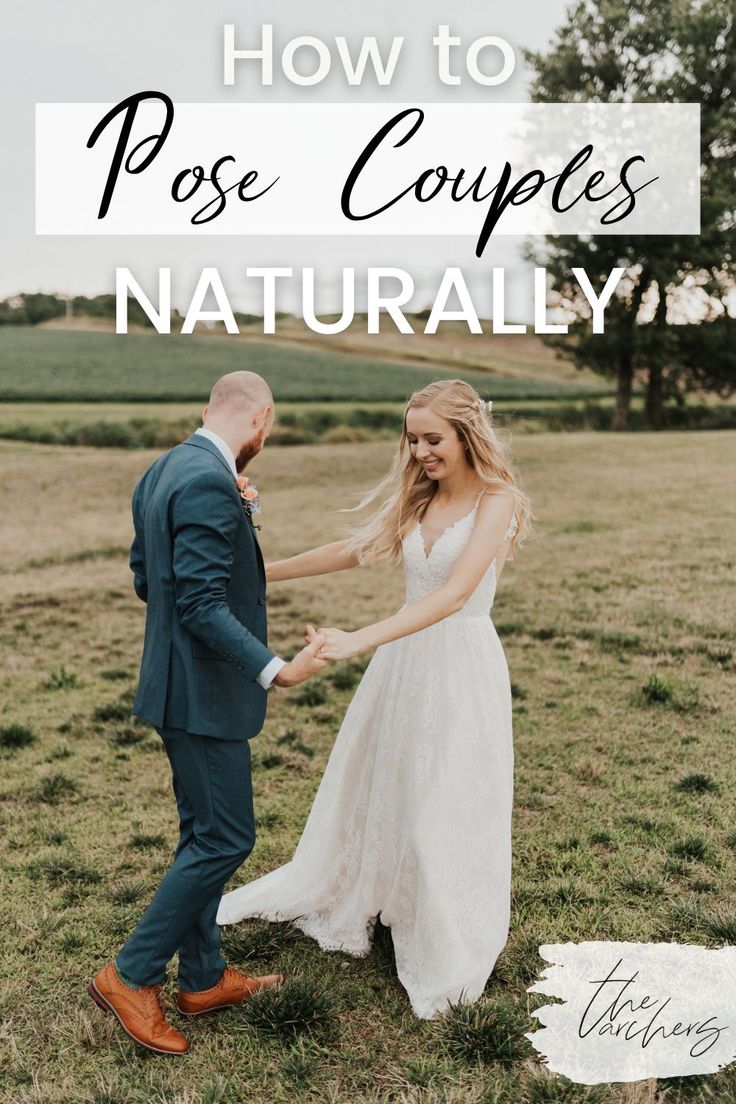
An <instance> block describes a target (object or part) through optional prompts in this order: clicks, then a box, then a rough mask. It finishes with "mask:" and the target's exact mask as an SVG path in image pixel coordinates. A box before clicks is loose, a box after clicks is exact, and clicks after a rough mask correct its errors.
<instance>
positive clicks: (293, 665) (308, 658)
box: [273, 633, 327, 686]
mask: <svg viewBox="0 0 736 1104" xmlns="http://www.w3.org/2000/svg"><path fill="white" fill-rule="evenodd" d="M324 642H325V638H324V637H323V636H320V634H319V633H315V634H314V636H313V638H312V640H311V641H310V642H309V644H307V646H306V648H302V650H301V651H300V652H299V653H298V655H295V656H294V658H293V659H292V660H291V662H290V663H285V664H284V666H283V667H282V668H281V670H280V671H279V673H278V674H277V676H276V678H275V679H274V680H273V681H274V682H275V683H276V685H277V686H298V685H299V683H300V682H306V681H307V679H309V678H311V677H312V675H316V674H317V672H318V671H321V670H322V668H323V667H326V666H327V661H326V660H324V659H317V652H318V651H319V650H320V648H321V647H322V645H323V644H324Z"/></svg>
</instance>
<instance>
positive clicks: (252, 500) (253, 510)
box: [235, 475, 261, 529]
mask: <svg viewBox="0 0 736 1104" xmlns="http://www.w3.org/2000/svg"><path fill="white" fill-rule="evenodd" d="M235 482H236V484H237V487H238V490H239V491H240V497H241V498H242V500H243V509H244V510H245V512H246V514H247V515H248V518H249V520H250V523H251V525H252V526H253V528H254V529H260V528H261V527H260V525H256V523H255V522H254V521H253V516H254V515H255V514H257V513H258V512H259V510H260V509H261V501H260V499H259V497H258V488H257V487H252V486H251V484H250V480H249V479H248V477H247V476H245V475H239V476H238V478H237V479H236V480H235Z"/></svg>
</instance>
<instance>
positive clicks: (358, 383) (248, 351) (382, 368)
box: [0, 320, 610, 402]
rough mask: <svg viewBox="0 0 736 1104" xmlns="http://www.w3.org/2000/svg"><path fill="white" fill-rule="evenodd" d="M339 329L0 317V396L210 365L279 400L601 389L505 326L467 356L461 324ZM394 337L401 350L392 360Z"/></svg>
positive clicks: (563, 394)
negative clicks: (441, 388) (425, 330)
mask: <svg viewBox="0 0 736 1104" xmlns="http://www.w3.org/2000/svg"><path fill="white" fill-rule="evenodd" d="M294 322H296V320H294ZM56 325H58V324H56ZM52 326H53V327H54V328H52ZM313 336H314V337H315V338H316V337H317V335H313ZM343 336H344V341H343V342H340V341H339V340H338V339H337V338H330V339H325V338H322V339H321V342H325V341H326V340H329V341H330V348H329V349H327V348H324V347H323V345H322V343H320V342H319V341H316V340H314V341H313V340H310V339H309V337H307V336H306V335H305V334H304V332H303V330H302V332H301V333H300V332H298V327H293V326H292V327H291V328H290V329H288V330H287V334H285V335H284V339H283V340H280V341H279V340H277V339H276V338H275V337H265V338H264V337H263V336H262V335H261V337H260V340H258V339H257V338H256V337H254V336H251V335H247V336H243V337H239V338H238V337H227V336H224V337H220V336H215V335H202V336H200V335H192V336H185V337H182V336H179V335H171V336H161V335H158V334H155V333H149V332H146V331H144V330H141V331H140V332H136V333H129V334H127V335H125V336H122V335H117V334H114V333H111V332H104V331H103V332H100V331H99V330H98V329H97V328H95V329H93V330H86V329H85V330H77V329H72V328H70V327H69V326H68V325H67V326H65V325H63V323H62V324H61V325H59V326H58V328H56V326H55V325H54V324H52V323H49V324H47V325H46V326H43V327H30V326H19V325H12V326H0V401H5V402H9V401H14V402H19V401H41V402H44V401H45V402H50V401H57V402H58V401H69V402H71V401H76V402H79V401H98V402H99V401H102V402H138V401H141V402H143V401H147V402H152V401H153V402H188V401H194V402H200V401H201V400H202V398H203V396H205V395H206V394H207V393H208V391H209V389H210V387H211V386H212V383H213V382H214V381H215V380H216V379H217V378H218V377H219V376H221V375H223V374H224V373H225V372H231V371H235V370H236V369H241V368H247V369H250V370H252V371H256V372H260V373H261V375H263V376H264V377H265V378H266V379H267V380H268V381H269V383H270V384H271V386H272V388H273V391H274V395H275V396H276V398H277V399H281V400H282V401H286V400H292V401H299V402H310V401H321V402H326V401H347V400H350V401H358V402H370V401H401V400H403V399H405V398H406V397H407V395H408V394H409V393H410V392H411V391H413V390H415V389H416V388H419V387H423V386H424V385H425V384H427V383H429V382H430V381H431V380H433V379H441V378H444V377H447V376H461V377H462V378H463V379H467V380H468V381H469V382H470V383H472V384H473V385H474V386H475V387H477V389H478V390H479V391H480V393H481V394H482V395H483V396H484V397H485V398H499V399H515V400H521V399H553V400H554V399H568V400H571V399H574V398H576V397H583V396H594V395H603V394H609V393H610V388H607V387H606V386H604V384H603V382H602V381H601V380H600V379H598V378H596V377H593V379H592V380H586V379H584V378H582V377H581V376H579V375H578V376H576V375H574V374H573V376H572V378H563V368H564V366H563V365H561V363H560V362H558V361H555V359H554V357H553V356H552V355H551V354H550V353H549V351H548V350H547V349H546V348H545V347H544V346H542V344H541V342H539V341H537V340H536V339H527V338H523V337H520V338H519V343H520V344H519V346H518V347H517V346H516V345H513V344H511V343H513V342H514V341H515V340H516V339H515V338H513V337H510V338H507V339H505V341H502V339H500V338H494V337H488V338H487V339H486V338H485V337H480V336H478V337H473V338H472V339H471V340H472V341H473V342H477V343H478V344H477V345H474V346H470V348H475V349H476V350H477V353H476V357H475V358H473V359H470V357H469V355H468V356H466V355H465V353H466V348H467V346H466V342H465V341H464V340H463V338H465V339H467V337H468V335H467V334H465V335H457V336H455V337H454V338H453V335H452V334H451V333H450V334H448V335H446V336H445V337H443V339H442V340H441V341H440V340H435V339H432V338H429V337H423V335H416V338H417V341H416V342H415V343H414V338H413V337H412V336H410V335H407V336H400V335H397V337H394V338H392V339H389V337H388V336H387V335H377V337H378V338H383V337H384V336H386V339H385V340H384V341H381V340H376V341H375V342H374V343H370V344H366V342H365V341H364V340H362V339H359V337H356V335H355V334H354V333H353V334H352V335H351V334H350V332H349V331H348V333H347V334H346V335H343ZM437 336H439V335H437ZM397 338H398V342H399V343H400V347H401V348H402V350H405V356H404V357H402V358H401V359H399V358H397V357H396V356H395V349H396V344H397ZM363 339H366V335H365V334H363ZM367 341H368V342H371V339H370V338H368V339H367ZM484 341H487V347H486V348H485V349H481V346H482V344H483V342H484ZM453 342H454V344H453ZM496 342H498V345H496V344H495V343H496ZM530 342H533V344H530ZM425 343H426V344H425ZM491 350H498V352H497V353H496V354H493V355H492V354H491ZM369 351H370V353H371V354H372V355H366V353H367V352H369ZM410 351H411V352H412V353H413V355H412V356H411V358H410V357H409V356H408V354H409V352H410ZM450 352H454V355H452V356H450V355H449V353H450ZM468 352H469V350H468ZM536 353H539V359H537V358H536V356H535V354H536ZM478 357H481V358H482V359H483V363H482V364H478V362H477V358H478ZM494 360H498V366H497V367H496V366H495V365H494V364H492V363H491V362H492V361H494ZM469 361H470V362H469ZM494 367H496V370H495V371H494V370H493V369H494ZM555 368H557V371H556V372H555ZM567 371H568V372H569V368H568V369H567ZM573 373H574V370H573Z"/></svg>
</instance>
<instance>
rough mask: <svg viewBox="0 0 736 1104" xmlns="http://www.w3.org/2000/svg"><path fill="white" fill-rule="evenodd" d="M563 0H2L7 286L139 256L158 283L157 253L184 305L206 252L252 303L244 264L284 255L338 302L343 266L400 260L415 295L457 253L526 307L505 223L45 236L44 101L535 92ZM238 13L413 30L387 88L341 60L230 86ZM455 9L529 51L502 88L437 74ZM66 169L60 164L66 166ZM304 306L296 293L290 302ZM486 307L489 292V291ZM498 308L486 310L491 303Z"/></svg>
mask: <svg viewBox="0 0 736 1104" xmlns="http://www.w3.org/2000/svg"><path fill="white" fill-rule="evenodd" d="M566 7H567V2H566V0H517V2H516V3H514V4H507V3H503V4H501V3H494V2H490V3H489V2H485V3H481V2H480V0H453V3H452V4H450V3H449V2H448V0H404V2H403V3H398V2H397V0H391V2H387V0H371V2H368V3H367V2H366V0H360V2H357V0H340V2H339V3H338V2H337V0H330V2H328V0H312V2H311V3H310V4H308V5H306V4H304V2H303V0H270V2H268V3H266V2H265V0H252V2H250V3H244V2H241V3H236V2H223V0H126V2H125V3H124V4H119V5H117V4H116V5H114V6H113V5H109V4H101V3H100V2H99V0H62V2H60V0H33V3H30V4H29V3H26V2H22V0H6V3H5V4H4V5H3V9H4V10H3V26H2V32H1V34H2V43H1V44H0V51H1V52H0V81H2V85H3V101H4V102H3V106H4V111H3V139H2V141H3V144H4V145H5V147H6V148H5V150H4V156H3V163H4V167H5V168H4V173H3V176H2V184H1V185H0V187H1V188H2V214H1V215H0V218H2V268H1V270H0V297H2V298H4V297H6V296H8V295H11V294H13V293H16V292H19V291H38V290H47V291H59V292H66V293H72V294H87V295H94V294H98V293H101V292H110V293H111V292H113V291H114V286H115V284H114V272H115V268H116V266H127V267H129V268H130V269H131V270H132V271H133V273H134V274H135V275H136V276H137V278H138V279H139V280H140V281H141V283H142V284H143V286H144V287H146V288H147V290H149V291H150V292H151V293H152V294H153V292H154V290H155V287H156V282H155V273H156V270H157V268H158V267H159V266H170V267H171V268H172V270H173V287H174V301H175V303H177V305H181V304H182V303H184V304H186V302H187V301H188V296H189V295H190V294H191V291H192V290H193V287H194V284H195V283H196V279H197V276H198V275H199V272H200V270H201V268H202V267H203V266H205V265H214V266H216V267H218V268H219V270H220V273H221V275H222V277H223V280H224V282H225V286H226V288H227V290H228V292H229V294H230V297H231V299H232V301H233V304H234V305H235V306H236V307H239V308H241V309H254V307H255V306H256V303H255V301H254V300H253V298H252V296H253V295H255V294H256V293H257V287H255V286H251V285H253V284H254V282H253V281H247V280H246V278H245V275H244V271H245V268H246V266H251V267H252V266H275V265H279V266H282V265H285V266H288V267H292V268H294V269H295V270H298V269H300V268H302V267H304V266H314V267H315V268H316V269H317V275H318V280H319V283H320V285H321V288H322V294H321V297H320V299H318V306H319V307H320V308H321V309H323V310H325V309H334V308H335V306H336V305H337V300H336V289H337V287H338V286H340V285H339V275H340V270H341V269H342V267H344V266H353V267H355V268H357V269H358V270H360V269H363V268H365V267H367V266H369V265H386V264H389V265H396V266H398V267H402V268H406V269H408V270H409V271H410V272H411V273H412V275H413V276H414V277H415V279H416V283H417V294H418V299H419V300H421V301H423V302H425V303H426V302H429V301H430V300H431V298H432V296H433V293H434V291H435V290H436V286H437V283H438V281H439V276H440V274H441V272H442V270H443V269H444V268H445V267H447V266H448V265H460V266H461V267H462V268H463V270H464V271H465V273H466V274H467V276H468V280H469V283H470V285H471V288H472V289H473V292H474V294H475V295H478V296H479V297H482V296H484V295H485V297H486V298H487V299H488V301H489V302H490V298H489V297H490V291H489V290H488V284H489V279H488V273H489V270H490V268H491V267H492V266H498V265H501V266H505V267H506V269H507V284H508V285H509V290H508V292H507V298H508V303H509V313H510V314H514V315H515V316H516V317H519V316H524V317H528V316H529V314H530V307H529V303H530V299H531V272H530V270H529V269H528V267H527V266H525V265H524V264H523V263H522V262H521V260H520V255H519V247H520V242H519V241H518V240H517V239H514V238H504V237H497V238H495V239H494V243H493V248H492V250H491V249H488V250H486V253H485V255H484V258H483V259H482V261H477V260H476V259H475V256H474V245H475V243H474V241H473V239H464V238H456V239H453V238H441V237H436V238H431V237H425V238H413V237H412V238H391V239H387V238H385V237H379V236H376V237H375V238H357V237H331V238H324V239H319V238H314V237H308V236H305V237H298V238H294V237H291V238H288V239H287V238H284V237H278V238H265V237H251V238H248V237H244V236H239V237H229V238H228V237H223V236H218V237H212V236H208V237H206V238H201V239H197V238H194V237H191V236H187V237H178V236H177V237H174V236H169V237H143V236H131V237H106V236H98V237H88V236H77V237H41V236H36V235H35V231H34V175H35V170H34V118H33V117H34V104H35V103H37V102H74V101H93V102H94V101H100V102H118V101H119V100H121V99H122V98H124V97H125V96H127V95H130V94H131V93H133V92H138V91H141V90H143V89H144V88H150V89H156V90H161V91H164V92H166V93H167V94H168V95H169V96H171V98H172V99H173V100H174V101H179V102H184V101H189V102H210V101H220V102H225V103H228V102H240V101H243V102H249V101H265V102H268V101H277V100H278V101H291V100H298V101H300V102H318V101H336V100H353V101H355V100H367V101H371V100H375V101H381V102H386V103H390V102H400V103H404V102H419V101H441V100H446V101H456V102H463V101H486V100H492V101H501V100H506V101H512V102H513V101H523V100H527V99H528V83H529V74H528V72H527V71H526V69H525V67H524V63H523V58H522V55H521V51H522V49H523V48H540V47H543V46H544V45H545V44H546V43H548V42H549V41H550V39H551V36H552V34H553V32H554V30H555V29H556V27H557V26H559V24H560V23H561V21H562V19H563V16H564V13H565V10H566ZM225 23H234V24H235V26H236V28H237V31H236V35H237V41H238V44H239V43H240V42H242V43H243V45H250V44H251V42H252V41H253V40H254V39H255V38H256V36H260V28H261V25H262V24H264V23H271V24H272V25H273V27H274V36H275V43H276V47H277V50H276V51H275V53H276V57H277V59H278V56H279V55H280V50H281V49H283V46H284V45H285V44H286V42H288V41H289V40H290V39H292V38H294V37H297V36H299V35H314V36H317V37H319V38H321V39H323V40H324V41H325V42H326V43H327V44H328V45H332V46H333V47H334V36H335V35H344V36H345V37H346V38H347V39H348V42H349V43H350V44H351V45H352V44H353V42H354V41H355V40H356V38H357V40H358V41H359V40H360V38H361V37H362V36H363V35H369V34H373V35H376V36H377V37H378V38H379V41H380V42H382V43H383V42H386V43H388V42H389V41H390V39H391V37H392V36H395V35H403V36H404V37H405V42H404V47H403V50H402V54H401V58H400V64H399V66H398V67H397V72H396V76H395V78H394V80H393V82H392V84H391V86H390V87H388V88H379V87H378V86H377V85H376V84H375V83H374V82H370V81H365V82H364V84H363V86H361V87H357V88H348V87H347V85H346V83H345V81H344V77H342V79H341V74H340V72H339V70H338V69H337V68H336V67H335V66H333V70H332V72H331V74H330V76H329V77H328V78H327V79H326V80H325V81H324V83H323V84H321V85H317V86H314V87H311V88H300V87H295V86H294V85H293V84H291V83H290V82H289V81H287V80H286V78H285V77H284V76H283V74H282V73H280V70H279V67H278V65H276V67H275V73H274V84H273V87H272V88H264V87H263V86H262V85H261V84H260V82H259V81H258V79H257V73H256V70H255V67H253V66H250V65H244V66H241V67H240V68H239V69H238V71H237V74H236V75H237V78H238V79H237V80H236V84H235V86H234V87H232V88H228V87H225V86H224V84H223V72H222V40H223V25H224V24H225ZM441 23H449V24H450V27H451V30H452V32H453V33H456V34H459V35H460V36H461V37H462V39H463V42H464V43H465V42H470V41H471V40H473V39H475V38H477V37H480V36H481V35H488V34H492V35H498V36H500V37H502V38H505V39H506V40H507V41H509V42H510V43H511V45H512V46H513V47H514V49H515V50H516V51H517V69H516V71H515V73H514V75H513V76H512V78H511V79H510V80H509V81H508V82H507V83H506V84H504V85H502V86H500V87H498V88H492V89H488V88H483V87H481V86H480V85H474V84H473V82H471V81H470V80H468V79H466V80H464V81H463V84H462V85H461V87H460V88H450V87H447V86H446V85H443V84H442V83H441V82H440V81H439V79H438V77H437V74H436V60H435V58H436V55H435V51H434V49H433V47H432V45H431V43H432V37H433V35H434V34H435V33H436V29H437V27H438V25H439V24H441ZM58 171H59V172H60V173H63V171H64V166H63V165H59V167H58ZM279 305H280V306H283V307H284V308H285V309H295V308H296V307H297V305H298V303H297V299H296V298H294V300H293V301H292V302H282V303H280V304H279ZM480 306H481V307H482V304H480ZM480 313H482V314H485V315H487V313H488V311H486V310H483V309H481V310H480Z"/></svg>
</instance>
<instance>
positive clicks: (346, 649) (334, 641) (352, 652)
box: [317, 628, 365, 660]
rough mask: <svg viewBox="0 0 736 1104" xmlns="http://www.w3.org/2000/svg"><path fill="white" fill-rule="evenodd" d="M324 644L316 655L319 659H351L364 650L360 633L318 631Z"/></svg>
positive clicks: (339, 630)
mask: <svg viewBox="0 0 736 1104" xmlns="http://www.w3.org/2000/svg"><path fill="white" fill-rule="evenodd" d="M318 632H319V634H320V636H323V637H324V638H325V642H324V644H323V645H322V647H321V648H320V650H319V652H318V653H317V655H318V657H319V659H331V660H340V659H352V658H353V657H354V656H357V655H360V653H361V652H362V651H364V650H365V644H364V642H363V638H362V637H361V635H360V632H359V631H358V632H343V631H342V629H334V628H333V629H322V628H321V629H318Z"/></svg>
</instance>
